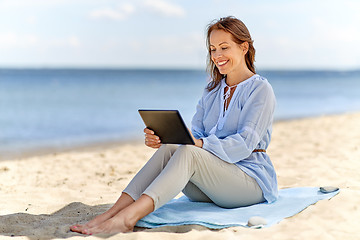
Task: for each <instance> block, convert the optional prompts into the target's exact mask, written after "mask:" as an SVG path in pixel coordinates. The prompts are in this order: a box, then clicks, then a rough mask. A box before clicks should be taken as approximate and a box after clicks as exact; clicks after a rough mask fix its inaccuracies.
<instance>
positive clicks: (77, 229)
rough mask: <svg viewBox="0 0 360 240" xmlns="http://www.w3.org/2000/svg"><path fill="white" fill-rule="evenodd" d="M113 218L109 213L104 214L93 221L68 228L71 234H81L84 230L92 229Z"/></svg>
mask: <svg viewBox="0 0 360 240" xmlns="http://www.w3.org/2000/svg"><path fill="white" fill-rule="evenodd" d="M112 216H113V214H111V213H110V212H109V211H108V212H105V213H103V214H101V215H98V216H96V217H95V218H94V219H92V220H90V221H89V222H87V223H85V224H75V225H73V226H71V227H70V230H71V231H72V232H78V233H82V232H83V231H84V230H85V229H89V228H93V227H95V226H97V225H100V224H101V223H103V222H105V221H106V220H108V219H110V218H111V217H112Z"/></svg>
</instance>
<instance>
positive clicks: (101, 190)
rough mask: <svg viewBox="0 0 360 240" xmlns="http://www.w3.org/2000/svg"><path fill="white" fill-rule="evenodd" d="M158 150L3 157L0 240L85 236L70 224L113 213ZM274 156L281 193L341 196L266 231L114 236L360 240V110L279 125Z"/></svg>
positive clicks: (193, 229)
mask: <svg viewBox="0 0 360 240" xmlns="http://www.w3.org/2000/svg"><path fill="white" fill-rule="evenodd" d="M153 153H154V150H153V149H150V148H147V147H146V146H145V145H144V144H142V143H131V144H130V143H129V144H122V145H119V146H115V147H114V146H113V147H104V148H94V149H87V150H76V151H75V150H73V151H67V152H62V153H52V154H47V155H41V156H34V157H26V158H18V159H11V160H6V159H5V160H1V161H0V196H1V197H0V239H64V238H66V239H84V236H81V235H79V234H77V233H72V232H70V231H69V226H70V225H71V224H74V223H77V222H81V221H86V220H89V219H91V218H92V217H94V216H95V215H97V214H100V213H102V212H103V211H105V210H106V209H107V208H109V207H110V206H111V205H112V204H113V203H114V202H115V201H116V200H117V198H118V197H119V194H120V192H121V191H122V190H123V189H124V188H125V186H126V185H127V183H128V182H129V181H130V180H131V178H132V177H133V176H134V175H135V173H136V172H137V171H138V170H139V169H140V168H141V166H142V165H143V164H144V163H145V162H146V161H147V159H149V158H150V157H151V155H152V154H153ZM268 153H269V155H270V157H271V159H272V161H273V163H274V165H275V168H276V170H277V174H278V182H279V188H289V187H305V186H314V187H317V186H319V187H320V186H329V185H330V186H337V187H339V188H340V189H341V192H340V194H338V195H337V196H335V197H334V198H332V199H331V200H323V201H320V202H318V203H316V204H315V205H311V206H310V207H308V208H307V209H305V210H304V211H302V212H300V213H299V214H297V215H295V216H293V217H290V218H287V219H284V220H283V221H281V222H280V223H279V224H277V225H275V226H272V227H269V228H264V229H247V228H244V227H233V228H226V229H223V230H216V231H215V230H209V229H207V228H205V227H201V226H196V225H189V226H179V227H162V228H157V229H140V228H137V229H136V231H135V232H133V233H127V234H116V235H113V236H110V237H109V238H108V239H154V240H155V239H156V240H160V239H172V240H173V239H174V240H175V239H206V240H211V239H269V238H270V239H284V240H285V239H332V240H333V239H347V240H348V239H360V232H359V231H358V229H357V227H358V222H359V221H360V220H359V219H360V208H359V207H358V204H359V200H360V174H359V173H358V171H359V170H358V169H360V113H349V114H342V115H333V116H322V117H314V118H305V119H297V120H289V121H280V122H276V123H275V124H274V131H273V138H272V142H271V144H270V148H269V149H268ZM96 238H99V239H103V238H102V237H101V236H90V237H87V238H86V239H96Z"/></svg>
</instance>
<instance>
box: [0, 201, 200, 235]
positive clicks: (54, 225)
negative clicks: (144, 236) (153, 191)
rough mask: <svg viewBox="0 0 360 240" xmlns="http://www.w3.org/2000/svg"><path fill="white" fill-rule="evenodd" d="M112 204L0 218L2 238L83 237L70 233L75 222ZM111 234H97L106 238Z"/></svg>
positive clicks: (174, 229) (73, 206)
mask: <svg viewBox="0 0 360 240" xmlns="http://www.w3.org/2000/svg"><path fill="white" fill-rule="evenodd" d="M111 206H112V205H111V204H104V205H96V206H89V205H86V204H83V203H80V202H73V203H70V204H68V205H67V206H65V207H63V208H62V209H60V210H58V211H56V212H54V213H52V214H40V215H33V214H29V213H14V214H9V215H2V216H1V215H0V235H3V236H8V237H18V236H26V237H27V238H29V239H30V240H40V239H41V240H50V239H54V238H70V237H74V236H84V237H87V236H86V235H81V234H79V233H74V232H71V231H70V229H69V228H70V226H71V225H73V224H76V223H85V222H87V221H89V220H91V219H92V218H94V217H95V216H96V215H99V214H101V213H103V212H105V211H106V210H107V209H109V208H110V207H111ZM194 229H197V230H206V229H207V228H205V227H202V226H198V225H186V226H174V227H161V228H155V229H146V228H138V227H136V228H135V229H134V231H135V232H138V231H146V232H172V233H185V232H189V231H191V230H194ZM109 236H110V235H103V236H102V235H97V237H102V238H107V237H109Z"/></svg>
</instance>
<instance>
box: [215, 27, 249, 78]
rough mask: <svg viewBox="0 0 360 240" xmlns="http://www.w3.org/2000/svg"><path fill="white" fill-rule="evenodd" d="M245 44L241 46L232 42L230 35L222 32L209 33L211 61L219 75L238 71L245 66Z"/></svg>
mask: <svg viewBox="0 0 360 240" xmlns="http://www.w3.org/2000/svg"><path fill="white" fill-rule="evenodd" d="M245 43H246V42H244V43H242V44H241V45H239V44H237V43H235V42H234V41H233V40H232V35H231V34H230V33H228V32H225V31H223V30H213V31H212V32H211V33H210V54H211V60H212V61H213V62H214V63H215V65H216V67H217V68H218V69H219V72H220V73H221V74H229V73H232V72H234V71H239V70H241V69H242V67H243V66H246V64H245V54H246V52H247V47H246V45H245Z"/></svg>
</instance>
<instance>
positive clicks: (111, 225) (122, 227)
mask: <svg viewBox="0 0 360 240" xmlns="http://www.w3.org/2000/svg"><path fill="white" fill-rule="evenodd" d="M135 224H136V221H135V222H132V223H130V221H129V220H127V219H125V217H124V214H121V213H120V214H118V215H116V216H114V217H112V218H110V219H108V220H106V221H105V222H103V223H101V224H99V225H97V226H95V227H91V228H86V229H84V230H83V231H82V233H83V234H87V235H93V234H98V233H105V234H112V233H126V232H131V231H133V229H134V226H135Z"/></svg>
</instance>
